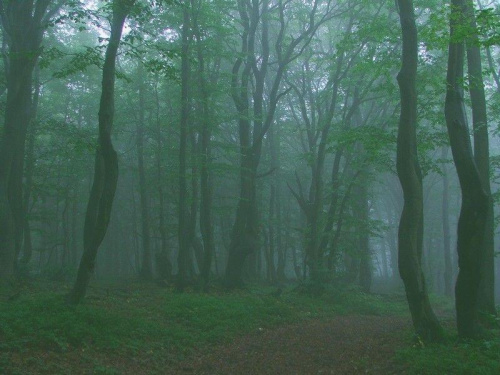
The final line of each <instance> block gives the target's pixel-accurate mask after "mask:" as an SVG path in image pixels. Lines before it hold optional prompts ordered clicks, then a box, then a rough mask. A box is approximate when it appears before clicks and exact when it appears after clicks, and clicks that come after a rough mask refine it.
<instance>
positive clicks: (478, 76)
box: [466, 0, 496, 315]
mask: <svg viewBox="0 0 500 375" xmlns="http://www.w3.org/2000/svg"><path fill="white" fill-rule="evenodd" d="M466 17H467V18H468V23H469V26H470V29H471V30H472V31H473V32H474V34H472V35H470V37H469V38H468V39H467V65H468V72H469V93H470V98H471V104H472V126H473V130H474V160H475V162H476V166H477V169H478V172H479V176H480V178H481V183H482V186H483V189H484V190H485V192H486V194H488V196H489V197H490V200H489V204H488V214H487V221H486V228H485V233H484V239H483V261H482V266H481V281H480V287H479V296H478V309H479V311H480V312H481V313H486V314H490V315H496V308H495V224H494V221H495V213H494V209H493V200H492V199H491V182H490V145H489V135H488V118H487V114H486V98H485V94H484V83H483V68H482V63H481V51H480V46H479V40H478V35H477V25H476V19H475V15H474V3H473V1H472V0H466Z"/></svg>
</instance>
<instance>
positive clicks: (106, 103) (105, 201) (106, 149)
mask: <svg viewBox="0 0 500 375" xmlns="http://www.w3.org/2000/svg"><path fill="white" fill-rule="evenodd" d="M133 4H134V0H114V1H113V19H112V22H111V35H110V38H109V44H108V47H107V49H106V56H105V59H104V66H103V72H102V92H101V101H100V106H99V143H98V146H97V150H96V158H95V170H94V182H93V184H92V189H91V191H90V198H89V202H88V205H87V213H86V215H85V226H84V234H83V255H82V259H81V261H80V266H79V268H78V274H77V278H76V281H75V284H74V286H73V290H72V291H71V293H70V294H69V296H68V302H69V303H71V304H78V303H80V302H81V301H82V300H83V298H84V297H85V294H86V292H87V286H88V284H89V282H90V278H91V276H92V274H93V272H94V268H95V259H96V256H97V251H98V249H99V246H100V245H101V243H102V241H103V239H104V236H105V235H106V231H107V229H108V225H109V220H110V217H111V209H112V206H113V200H114V197H115V191H116V184H117V182H118V158H117V154H116V151H115V150H114V148H113V143H112V141H111V131H112V128H113V117H114V112H115V108H114V99H115V71H116V55H117V52H118V47H119V46H120V40H121V35H122V30H123V25H124V23H125V19H126V18H127V15H128V13H129V11H130V9H131V7H132V6H133Z"/></svg>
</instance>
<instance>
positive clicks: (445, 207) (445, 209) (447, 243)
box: [441, 147, 453, 296]
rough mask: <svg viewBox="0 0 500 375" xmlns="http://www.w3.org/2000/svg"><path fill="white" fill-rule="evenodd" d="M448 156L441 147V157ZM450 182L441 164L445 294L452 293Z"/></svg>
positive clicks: (445, 168)
mask: <svg viewBox="0 0 500 375" xmlns="http://www.w3.org/2000/svg"><path fill="white" fill-rule="evenodd" d="M447 157H448V148H447V147H443V149H442V152H441V159H443V163H444V160H445V159H446V158H447ZM449 185H450V182H449V176H448V166H447V165H446V164H443V201H442V206H441V215H442V220H443V256H444V274H443V282H444V294H445V295H447V296H452V295H453V287H452V285H453V268H452V260H451V236H450V209H449V206H450V204H449V200H450V197H449V192H450V186H449Z"/></svg>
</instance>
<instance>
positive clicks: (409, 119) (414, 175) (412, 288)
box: [397, 0, 442, 342]
mask: <svg viewBox="0 0 500 375" xmlns="http://www.w3.org/2000/svg"><path fill="white" fill-rule="evenodd" d="M398 5H399V12H400V14H399V15H400V21H401V29H402V35H403V55H402V67H401V71H400V72H399V74H398V84H399V88H400V94H401V117H400V122H399V131H398V144H397V171H398V177H399V180H400V182H401V186H402V188H403V194H404V206H403V212H402V215H401V220H400V224H399V244H398V249H399V273H400V275H401V278H402V279H403V282H404V285H405V290H406V296H407V299H408V304H409V307H410V312H411V316H412V320H413V326H414V328H415V331H416V333H417V334H418V335H419V336H420V338H421V339H422V340H424V341H426V342H429V341H436V340H439V339H441V337H442V331H441V327H440V324H439V322H438V320H437V318H436V316H435V315H434V312H433V311H432V308H431V305H430V302H429V297H428V294H427V287H426V284H425V278H424V274H423V272H422V265H421V258H422V240H423V219H424V216H423V192H422V174H421V170H420V166H419V163H418V155H417V137H416V125H417V92H416V78H417V62H418V39H417V28H416V25H415V13H414V12H415V11H414V7H413V1H412V0H398Z"/></svg>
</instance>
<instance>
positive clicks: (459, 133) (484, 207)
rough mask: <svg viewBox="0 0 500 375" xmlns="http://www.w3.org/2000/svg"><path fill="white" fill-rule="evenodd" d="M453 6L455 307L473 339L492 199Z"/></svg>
mask: <svg viewBox="0 0 500 375" xmlns="http://www.w3.org/2000/svg"><path fill="white" fill-rule="evenodd" d="M451 5H452V16H451V17H450V38H451V40H450V45H449V52H448V53H449V55H448V74H447V77H446V81H447V91H446V103H445V115H446V125H447V128H448V135H449V137H450V144H451V150H452V153H453V160H454V161H455V166H456V168H457V174H458V179H459V181H460V188H461V191H462V207H461V210H460V217H459V220H458V238H457V251H458V264H459V273H458V278H457V283H456V286H455V304H456V309H457V327H458V334H459V336H460V337H462V338H474V337H477V336H478V335H479V333H480V326H479V324H478V298H479V287H480V282H481V269H482V264H483V253H484V251H483V250H484V247H483V243H484V234H485V233H486V232H485V231H486V227H487V217H488V212H489V205H490V203H489V202H490V197H489V195H488V193H487V192H486V191H485V190H484V188H483V185H482V182H481V176H480V173H479V171H478V168H477V166H476V163H475V160H474V155H473V152H472V146H471V142H470V137H469V128H468V125H467V117H466V115H465V110H464V102H463V87H462V80H463V78H464V72H463V66H464V57H465V48H464V42H463V41H462V40H457V39H458V38H459V37H458V35H457V33H459V32H460V31H457V29H460V28H461V27H463V25H462V24H461V23H462V21H463V19H464V18H463V15H464V12H465V8H464V7H465V3H464V1H463V0H452V2H451Z"/></svg>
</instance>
